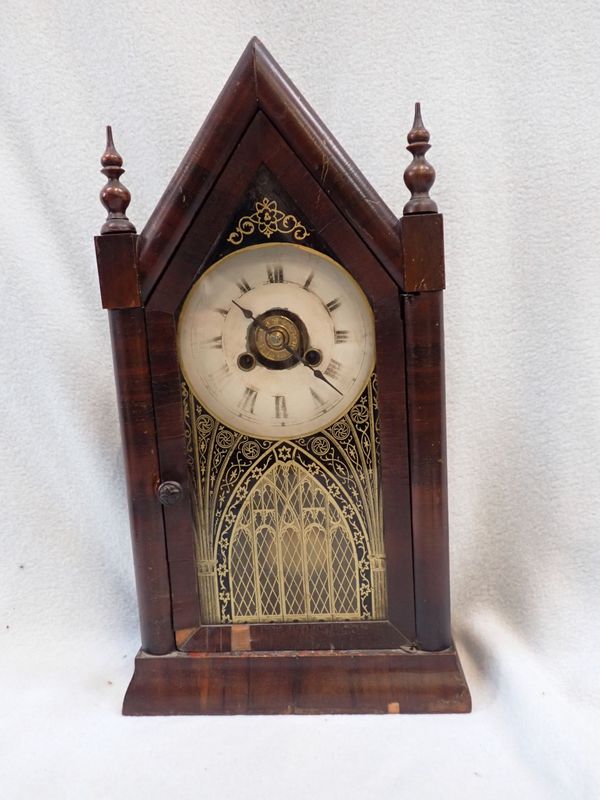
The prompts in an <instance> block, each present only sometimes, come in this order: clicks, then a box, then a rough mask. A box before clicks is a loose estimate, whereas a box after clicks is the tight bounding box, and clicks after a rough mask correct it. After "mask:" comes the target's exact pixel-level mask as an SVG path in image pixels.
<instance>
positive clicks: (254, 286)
mask: <svg viewBox="0 0 600 800" xmlns="http://www.w3.org/2000/svg"><path fill="white" fill-rule="evenodd" d="M178 347H179V357H180V362H181V368H182V371H183V373H184V375H185V378H186V380H187V381H188V383H189V385H190V386H191V388H192V390H193V392H194V394H195V395H196V396H197V398H198V400H199V401H200V402H201V403H203V404H204V405H205V406H206V408H207V409H208V410H209V411H210V413H211V414H213V415H214V416H215V417H216V418H217V419H219V420H221V421H222V422H223V423H225V424H226V425H228V426H229V427H231V428H234V429H235V430H238V431H240V432H242V433H246V434H248V435H251V436H256V437H262V438H268V439H283V438H286V439H287V438H291V437H297V436H303V435H306V434H308V433H312V432H314V431H315V430H318V429H320V428H323V427H325V426H327V425H329V424H331V423H332V422H333V421H334V420H336V419H337V418H338V417H340V416H341V415H342V414H344V413H345V412H346V411H347V410H348V408H349V407H350V406H351V405H352V404H353V403H354V402H355V400H356V399H357V397H358V395H359V394H360V392H361V391H362V389H363V388H364V386H365V384H366V382H367V380H368V378H369V376H370V374H371V372H372V371H373V366H374V361H375V330H374V320H373V312H372V310H371V306H370V305H369V302H368V300H367V298H366V297H365V295H364V293H363V291H362V289H361V288H360V287H359V286H358V284H357V283H356V281H355V280H354V279H353V278H352V277H351V276H350V275H349V273H348V272H347V271H346V270H345V269H343V267H341V266H340V265H339V264H337V263H336V262H334V261H333V260H332V259H330V258H328V257H327V256H324V255H323V254H321V253H318V252H316V251H315V250H310V249H309V248H306V247H301V246H299V245H293V244H267V245H258V246H255V247H248V248H245V249H244V250H240V251H239V252H237V253H233V254H231V255H229V256H226V257H225V258H223V259H221V260H220V261H218V262H217V263H216V264H214V265H213V266H212V267H211V268H210V269H208V270H207V271H206V272H205V273H204V274H203V275H202V276H201V277H200V278H199V279H198V280H197V281H196V283H195V284H194V285H193V286H192V288H191V290H190V292H189V294H188V296H187V298H186V301H185V303H184V305H183V308H182V311H181V314H180V317H179V324H178Z"/></svg>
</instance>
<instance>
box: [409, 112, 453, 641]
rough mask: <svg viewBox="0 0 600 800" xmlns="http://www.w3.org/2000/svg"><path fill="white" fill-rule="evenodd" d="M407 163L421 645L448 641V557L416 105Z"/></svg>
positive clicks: (425, 144) (431, 244) (422, 139)
mask: <svg viewBox="0 0 600 800" xmlns="http://www.w3.org/2000/svg"><path fill="white" fill-rule="evenodd" d="M408 142H409V144H408V148H407V149H408V150H409V151H410V152H411V153H412V155H413V161H412V163H411V164H410V165H409V166H408V168H407V169H406V172H405V175H404V179H405V182H406V185H407V186H408V188H409V189H410V191H411V199H410V200H409V202H408V203H407V204H406V206H405V208H404V216H403V217H402V219H401V220H400V224H399V229H400V236H401V240H402V250H403V269H404V289H405V294H404V295H403V297H402V303H403V312H404V329H405V342H406V388H407V405H408V429H409V448H410V464H411V476H410V483H411V505H412V529H413V560H414V577H415V614H416V631H417V641H418V643H419V645H420V647H421V648H422V649H423V650H431V651H435V650H444V649H446V648H447V647H450V646H451V644H452V635H451V630H450V579H449V559H448V488H447V472H446V397H445V379H444V327H443V302H442V293H443V288H444V234H443V224H442V216H441V214H438V213H437V206H436V204H435V203H434V202H433V200H431V198H430V197H429V190H430V188H431V186H432V185H433V182H434V180H435V170H434V169H433V167H432V166H431V165H430V164H429V163H428V162H427V160H426V159H425V153H426V152H427V150H428V149H429V147H430V145H429V133H428V132H427V130H426V129H425V127H424V125H423V121H422V119H421V110H420V107H419V104H418V103H417V106H416V109H415V121H414V123H413V127H412V130H411V131H410V133H409V134H408Z"/></svg>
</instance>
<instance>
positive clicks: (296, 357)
mask: <svg viewBox="0 0 600 800" xmlns="http://www.w3.org/2000/svg"><path fill="white" fill-rule="evenodd" d="M231 302H232V303H233V305H234V306H237V307H238V308H239V310H240V311H241V312H242V314H243V315H244V316H245V317H246V319H251V320H252V321H253V322H255V323H256V324H257V325H258V327H259V328H261V330H263V331H268V330H269V329H268V328H267V326H266V325H263V324H262V323H261V322H258V320H257V319H256V317H255V316H254V314H253V313H252V311H250V309H249V308H244V307H243V306H241V305H240V304H239V303H236V301H235V300H232V301H231ZM284 349H285V350H287V352H288V353H289V354H290V355H291V356H292V358H293V359H294V360H295V361H296V362H297V363H300V364H304V366H305V367H308V368H309V369H310V370H311V372H312V374H313V375H314V376H315V378H318V379H319V380H320V381H323V382H324V383H326V384H327V385H328V386H331V388H332V389H333V391H334V392H337V393H338V394H339V395H340V396H341V397H343V396H344V393H343V392H340V390H339V389H338V388H337V386H334V385H333V383H331V381H330V380H329V379H328V378H326V377H325V375H323V373H322V372H321V370H320V369H315V368H314V367H313V366H312V364H309V363H308V361H307V360H306V359H305V358H302V357H301V356H299V355H298V353H296V352H295V351H294V350H292V348H291V347H288V346H287V345H284Z"/></svg>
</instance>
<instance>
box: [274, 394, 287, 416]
mask: <svg viewBox="0 0 600 800" xmlns="http://www.w3.org/2000/svg"><path fill="white" fill-rule="evenodd" d="M287 415H288V414H287V403H286V400H285V395H283V394H276V395H275V417H276V418H277V419H287Z"/></svg>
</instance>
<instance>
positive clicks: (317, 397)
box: [310, 387, 325, 407]
mask: <svg viewBox="0 0 600 800" xmlns="http://www.w3.org/2000/svg"><path fill="white" fill-rule="evenodd" d="M310 396H311V397H312V399H313V402H314V404H315V405H316V406H317V407H318V406H322V405H323V403H324V402H325V400H323V398H322V397H321V395H320V394H319V393H318V392H315V390H314V389H313V388H312V387H311V390H310Z"/></svg>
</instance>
